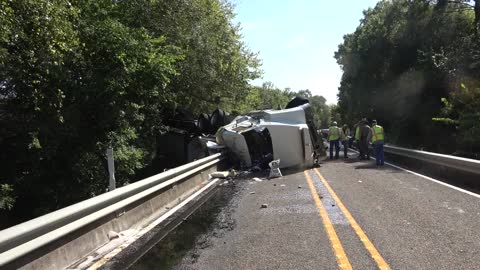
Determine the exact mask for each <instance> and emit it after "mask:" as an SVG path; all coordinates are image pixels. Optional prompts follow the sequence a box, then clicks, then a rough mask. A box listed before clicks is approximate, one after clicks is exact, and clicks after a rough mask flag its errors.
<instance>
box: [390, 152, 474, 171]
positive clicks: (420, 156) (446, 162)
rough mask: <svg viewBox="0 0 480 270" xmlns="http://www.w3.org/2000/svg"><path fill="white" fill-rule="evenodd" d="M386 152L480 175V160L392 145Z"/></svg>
mask: <svg viewBox="0 0 480 270" xmlns="http://www.w3.org/2000/svg"><path fill="white" fill-rule="evenodd" d="M384 150H385V152H386V153H391V154H395V155H399V156H404V157H409V158H413V159H417V160H422V161H425V162H429V163H433V164H437V165H441V166H445V167H448V168H452V169H456V170H459V171H463V172H469V173H474V174H480V160H475V159H468V158H461V157H456V156H449V155H443V154H437V153H432V152H426V151H420V150H412V149H407V148H402V147H397V146H391V145H385V146H384Z"/></svg>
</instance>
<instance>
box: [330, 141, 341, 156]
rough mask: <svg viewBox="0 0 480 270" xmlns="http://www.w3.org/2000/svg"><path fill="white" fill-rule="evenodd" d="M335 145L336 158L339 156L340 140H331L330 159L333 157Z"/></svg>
mask: <svg viewBox="0 0 480 270" xmlns="http://www.w3.org/2000/svg"><path fill="white" fill-rule="evenodd" d="M333 146H335V158H338V153H339V152H340V142H339V141H338V140H335V141H330V159H333Z"/></svg>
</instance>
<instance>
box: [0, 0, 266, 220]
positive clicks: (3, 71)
mask: <svg viewBox="0 0 480 270" xmlns="http://www.w3.org/2000/svg"><path fill="white" fill-rule="evenodd" d="M233 18H234V14H233V8H232V5H231V4H230V3H229V2H226V1H223V0H193V1H191V0H188V1H187V0H180V1H176V2H175V4H172V3H171V1H166V0H159V1H149V0H139V1H111V0H86V1H67V0H59V1H51V0H0V126H1V127H2V128H1V129H0V149H2V151H1V152H0V171H1V175H0V177H1V179H8V180H2V197H0V198H1V200H2V201H1V202H2V209H3V210H2V211H7V210H9V209H11V210H10V211H8V212H7V214H8V221H9V222H17V221H22V220H25V219H27V218H31V217H33V216H36V215H40V214H44V213H46V212H48V211H51V210H54V209H58V208H60V207H64V206H66V205H69V204H72V203H75V202H78V201H79V200H82V199H86V198H88V197H91V196H94V195H97V194H100V193H102V192H104V191H105V189H106V187H107V185H108V180H107V179H108V173H107V170H106V159H105V155H104V153H105V150H106V149H107V147H108V146H112V147H113V148H114V152H115V161H116V162H115V166H116V179H117V182H118V183H119V185H123V184H127V183H129V182H132V181H135V180H136V179H135V173H136V171H138V170H139V169H141V168H143V167H145V166H148V165H149V164H150V163H151V162H152V160H153V159H154V158H155V153H156V148H157V145H156V136H157V135H158V134H160V133H161V132H162V131H163V130H164V129H165V126H164V124H163V118H164V115H165V114H167V113H168V112H169V111H170V110H173V109H175V108H176V107H177V106H179V105H180V104H181V105H182V106H184V107H190V108H191V109H192V110H193V111H194V112H204V111H211V109H212V108H214V107H216V106H218V105H219V104H218V102H216V101H218V99H220V100H221V104H220V105H221V106H230V107H234V106H235V105H237V104H239V103H241V102H243V101H244V100H245V98H246V97H247V96H249V95H250V94H251V90H252V89H251V87H249V86H248V81H249V80H252V79H255V78H257V77H258V76H259V75H260V71H259V69H258V68H259V65H260V62H259V60H258V59H257V55H256V54H255V53H252V52H251V51H250V50H249V49H248V48H247V47H246V46H245V44H243V42H242V41H241V35H240V32H239V29H240V26H239V25H234V24H233V23H232V19H233ZM12 190H13V191H15V200H12V198H14V197H12V196H13V195H11V194H12V192H13V191H12ZM32 205H34V206H35V207H31V206H32ZM12 207H13V208H12ZM1 225H2V224H0V226H1Z"/></svg>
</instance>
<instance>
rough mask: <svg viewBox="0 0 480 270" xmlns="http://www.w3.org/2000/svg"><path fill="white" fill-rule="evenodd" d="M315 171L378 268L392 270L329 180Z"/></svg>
mask: <svg viewBox="0 0 480 270" xmlns="http://www.w3.org/2000/svg"><path fill="white" fill-rule="evenodd" d="M314 170H315V173H316V174H317V175H318V176H319V177H320V180H321V181H322V183H323V185H324V186H325V187H326V188H327V190H328V192H329V193H330V195H332V197H333V199H334V200H335V202H336V203H337V205H338V207H339V208H340V210H342V212H343V214H344V215H345V217H346V218H347V220H348V222H350V225H351V226H352V228H353V230H355V233H356V234H357V235H358V237H359V238H360V241H362V243H363V245H364V246H365V248H366V249H367V250H368V252H370V255H371V256H372V258H373V259H374V260H375V262H376V263H377V265H378V268H379V269H381V270H390V266H389V265H388V264H387V262H386V261H385V260H384V259H383V257H382V255H380V253H379V252H378V250H377V249H376V248H375V246H374V245H373V244H372V242H371V241H370V239H368V237H367V234H365V232H364V231H363V230H362V228H360V225H358V223H357V222H356V221H355V219H354V218H353V216H352V214H350V211H348V209H347V208H346V207H345V205H343V203H342V201H340V198H338V196H337V194H335V191H333V189H332V188H331V187H330V185H329V184H328V182H327V180H325V178H324V177H323V175H322V174H321V173H320V171H318V170H317V168H315V169H314Z"/></svg>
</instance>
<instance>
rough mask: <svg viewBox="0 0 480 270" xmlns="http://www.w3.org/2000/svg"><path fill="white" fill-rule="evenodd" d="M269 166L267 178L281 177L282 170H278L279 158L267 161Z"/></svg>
mask: <svg viewBox="0 0 480 270" xmlns="http://www.w3.org/2000/svg"><path fill="white" fill-rule="evenodd" d="M268 166H270V175H269V176H268V177H269V178H276V177H282V172H281V171H280V159H276V160H273V161H271V162H270V163H268Z"/></svg>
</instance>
